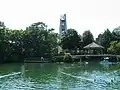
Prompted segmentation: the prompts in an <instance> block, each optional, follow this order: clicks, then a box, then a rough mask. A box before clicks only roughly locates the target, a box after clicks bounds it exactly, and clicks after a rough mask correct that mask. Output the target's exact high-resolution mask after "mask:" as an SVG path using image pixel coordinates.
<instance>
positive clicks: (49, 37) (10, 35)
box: [0, 22, 58, 62]
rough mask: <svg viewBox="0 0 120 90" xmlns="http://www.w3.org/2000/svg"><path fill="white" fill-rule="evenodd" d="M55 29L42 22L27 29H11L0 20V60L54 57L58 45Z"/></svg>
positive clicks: (16, 60) (17, 60)
mask: <svg viewBox="0 0 120 90" xmlns="http://www.w3.org/2000/svg"><path fill="white" fill-rule="evenodd" d="M53 30H54V29H47V25H46V24H45V23H42V22H38V23H33V24H32V25H31V26H29V27H27V28H26V30H11V29H8V28H6V26H5V24H4V22H0V62H13V61H15V62H21V61H23V59H24V58H27V57H46V58H52V56H53V55H55V54H57V46H58V43H57V39H58V38H57V37H58V34H57V33H54V32H53ZM50 60H51V59H50Z"/></svg>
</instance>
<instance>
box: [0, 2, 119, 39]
mask: <svg viewBox="0 0 120 90" xmlns="http://www.w3.org/2000/svg"><path fill="white" fill-rule="evenodd" d="M0 12H1V13H0V20H1V21H3V22H5V25H6V26H7V27H8V28H11V29H25V27H27V26H29V25H31V24H32V23H35V22H38V21H42V22H44V23H46V24H47V25H48V27H49V28H55V31H56V32H58V31H59V18H60V15H61V14H64V13H66V14H67V27H68V28H74V29H76V30H77V31H78V32H79V33H80V34H82V33H83V32H84V31H85V30H88V29H89V30H90V31H91V32H92V33H93V35H94V36H95V37H97V35H98V34H99V33H101V32H104V30H105V29H106V28H109V29H110V30H111V31H112V30H113V28H115V27H118V26H119V25H120V0H0Z"/></svg>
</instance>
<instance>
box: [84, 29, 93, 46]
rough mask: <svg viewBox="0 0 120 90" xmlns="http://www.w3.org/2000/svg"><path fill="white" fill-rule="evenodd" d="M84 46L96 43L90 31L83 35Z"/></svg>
mask: <svg viewBox="0 0 120 90" xmlns="http://www.w3.org/2000/svg"><path fill="white" fill-rule="evenodd" d="M82 37H83V46H86V45H88V44H90V43H92V42H93V41H94V38H93V35H92V33H91V32H90V30H86V31H85V32H84V33H83V36H82Z"/></svg>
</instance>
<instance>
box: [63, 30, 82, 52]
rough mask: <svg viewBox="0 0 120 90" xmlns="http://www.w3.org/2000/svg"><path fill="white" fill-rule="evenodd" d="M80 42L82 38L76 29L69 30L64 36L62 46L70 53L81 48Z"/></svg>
mask: <svg viewBox="0 0 120 90" xmlns="http://www.w3.org/2000/svg"><path fill="white" fill-rule="evenodd" d="M80 41H81V38H80V36H79V35H78V33H77V31H76V30H75V29H68V30H67V32H65V33H64V34H63V35H62V39H61V45H62V48H63V49H67V50H69V51H71V50H77V48H79V47H80V46H81V45H80Z"/></svg>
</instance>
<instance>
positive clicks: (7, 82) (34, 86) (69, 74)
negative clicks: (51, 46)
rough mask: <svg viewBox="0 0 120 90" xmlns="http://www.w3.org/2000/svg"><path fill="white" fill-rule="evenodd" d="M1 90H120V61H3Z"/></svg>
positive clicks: (0, 75)
mask: <svg viewBox="0 0 120 90" xmlns="http://www.w3.org/2000/svg"><path fill="white" fill-rule="evenodd" d="M0 90H120V64H106V65H101V64H99V63H92V62H91V63H89V64H79V63H77V64H65V63H63V64H53V63H52V64H51V63H48V64H46V63H43V64H40V63H26V64H3V65H0Z"/></svg>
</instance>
